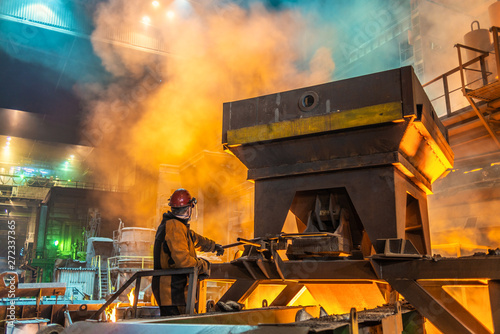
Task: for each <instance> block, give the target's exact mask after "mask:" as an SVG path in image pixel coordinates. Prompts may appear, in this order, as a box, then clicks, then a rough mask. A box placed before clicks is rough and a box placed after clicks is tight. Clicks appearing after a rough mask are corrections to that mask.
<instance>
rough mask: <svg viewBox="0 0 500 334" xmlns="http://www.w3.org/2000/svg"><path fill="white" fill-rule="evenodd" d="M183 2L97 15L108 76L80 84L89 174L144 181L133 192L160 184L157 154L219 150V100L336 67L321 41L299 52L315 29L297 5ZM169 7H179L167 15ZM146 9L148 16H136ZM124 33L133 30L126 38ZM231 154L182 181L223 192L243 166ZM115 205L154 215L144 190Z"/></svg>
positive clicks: (104, 7) (320, 77)
mask: <svg viewBox="0 0 500 334" xmlns="http://www.w3.org/2000/svg"><path fill="white" fill-rule="evenodd" d="M186 3H188V2H186ZM189 4H190V5H191V6H192V7H191V8H189V10H188V9H184V12H183V11H182V10H181V9H179V8H174V7H172V6H173V3H172V4H170V5H168V6H167V5H165V6H163V7H161V6H159V7H157V8H155V9H153V8H152V7H151V3H149V2H143V1H139V0H135V1H125V0H113V1H110V2H107V3H103V4H101V5H100V7H99V10H98V11H97V13H96V16H95V23H96V29H95V31H94V33H93V36H92V42H93V46H94V50H95V52H96V54H97V55H98V56H99V57H100V58H101V59H102V63H103V65H104V66H105V68H106V69H107V70H108V71H109V72H110V73H111V74H113V76H114V81H113V83H112V84H109V85H107V86H105V87H104V86H100V85H89V86H85V87H80V88H79V90H80V92H81V94H85V95H86V96H87V98H88V99H87V101H89V102H88V107H89V109H90V114H89V117H88V119H87V128H86V129H85V131H84V133H83V134H84V137H86V138H87V139H88V141H89V142H90V143H91V145H92V146H96V150H95V152H94V156H95V157H96V159H95V163H94V165H93V168H94V169H95V170H96V173H95V174H96V175H98V176H99V177H101V178H102V179H103V180H107V181H113V182H116V183H121V184H123V185H125V186H134V187H137V186H138V184H141V187H142V188H141V189H143V190H144V191H140V192H139V194H137V197H140V196H144V192H148V191H149V192H151V191H153V192H155V191H156V189H155V187H156V185H157V182H158V180H157V176H158V169H159V165H160V164H169V165H176V166H180V165H182V164H183V163H186V162H189V161H190V160H192V159H193V157H195V156H196V155H197V154H199V153H200V152H202V151H203V150H209V151H212V152H218V153H221V154H223V153H222V149H221V132H222V131H221V127H222V104H223V102H226V101H230V100H236V99H242V98H249V97H253V96H256V95H261V94H266V93H273V92H277V91H282V90H289V89H293V88H298V87H303V86H308V85H312V84H318V83H322V82H326V81H329V80H330V77H331V74H332V71H333V69H334V62H333V60H332V57H331V54H330V50H329V49H327V48H324V47H320V48H318V49H316V50H308V52H307V53H308V56H306V55H305V54H306V52H304V46H306V47H308V46H310V45H311V43H310V42H306V43H304V41H307V38H306V36H310V35H311V34H313V33H314V32H311V31H308V26H310V25H309V24H308V22H307V19H306V18H304V17H303V16H302V15H301V14H300V13H299V12H297V11H292V10H286V11H280V12H276V11H273V12H269V11H267V10H266V9H265V8H264V7H263V6H262V5H259V4H254V5H252V6H251V7H250V8H249V9H242V8H240V7H238V6H236V5H225V6H221V7H219V8H215V9H216V10H214V8H213V4H212V7H210V5H208V4H205V2H199V3H198V2H197V3H194V2H189ZM166 10H169V11H171V12H175V11H176V10H178V11H177V12H176V14H175V15H168V16H165V15H164V14H165V11H166ZM188 12H190V14H189V13H188ZM146 14H147V15H148V17H149V18H150V21H149V23H148V24H147V25H146V24H144V23H143V22H141V19H142V18H143V16H144V15H146ZM127 34H128V35H127ZM123 36H131V37H130V40H129V41H128V42H122V40H123V38H125V37H123ZM107 38H114V39H118V40H120V39H122V40H120V41H118V42H116V41H115V42H112V43H109V42H107V41H106V39H107ZM127 43H128V44H127ZM124 45H126V46H124ZM135 49H137V50H135ZM151 50H153V51H154V52H148V51H151ZM297 64H301V65H300V67H301V68H302V69H301V70H299V69H298V66H297ZM304 64H305V65H306V66H304ZM307 64H309V66H307ZM231 159H234V158H231ZM236 164H239V165H238V166H232V167H234V168H232V167H231V168H228V169H227V170H222V172H221V171H220V168H219V167H217V166H215V167H214V166H209V165H206V166H202V167H200V166H196V170H195V171H193V172H192V173H191V174H189V180H186V179H182V180H181V183H182V185H183V186H184V184H185V183H189V182H190V183H194V182H196V183H197V186H198V187H200V188H201V189H200V191H202V192H204V193H210V194H211V195H212V197H214V198H219V197H221V198H222V197H227V193H231V194H232V193H234V188H237V187H239V185H240V184H241V183H242V182H245V181H244V180H245V178H246V175H245V174H246V169H245V168H244V167H243V166H242V165H241V164H240V163H239V162H236ZM221 174H222V176H221ZM144 175H146V176H147V177H144ZM221 179H222V181H221ZM214 180H215V181H214ZM214 184H215V185H216V187H213V185H214ZM208 185H211V187H212V188H209V186H208ZM171 190H172V189H157V192H156V193H162V192H163V193H165V194H168V193H171ZM131 196H133V195H132V194H131ZM151 202H152V201H149V202H147V203H149V204H150V203H151ZM153 202H154V200H153ZM213 202H217V201H215V200H214V201H213ZM111 204H112V203H110V205H108V206H107V207H108V208H109V210H114V209H113V205H111ZM153 204H156V203H153ZM160 204H161V203H159V205H160ZM220 204H223V203H220ZM212 205H215V204H213V203H212ZM243 206H246V204H243ZM116 207H117V208H116V210H117V211H119V210H128V211H131V212H130V213H131V216H133V217H136V220H137V221H141V222H144V221H146V220H147V219H150V218H155V212H151V210H150V209H151V208H150V207H147V205H145V204H144V201H142V202H141V198H137V199H136V198H133V197H131V198H130V201H127V203H126V205H123V204H120V205H116ZM211 210H214V211H215V210H217V208H214V207H213V206H212V207H211ZM221 210H227V209H226V208H222V209H221ZM155 222H156V219H155ZM156 223H157V222H156ZM132 224H134V222H132ZM141 224H144V223H141ZM155 225H156V224H155ZM212 232H214V233H216V232H215V231H212Z"/></svg>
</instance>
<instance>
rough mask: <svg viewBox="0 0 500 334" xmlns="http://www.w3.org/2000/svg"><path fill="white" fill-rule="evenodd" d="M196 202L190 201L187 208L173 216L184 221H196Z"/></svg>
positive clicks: (194, 200) (194, 199)
mask: <svg viewBox="0 0 500 334" xmlns="http://www.w3.org/2000/svg"><path fill="white" fill-rule="evenodd" d="M196 203H198V201H197V200H196V198H193V199H192V200H191V203H190V205H189V206H188V207H185V209H183V210H182V211H179V212H174V215H175V216H176V217H177V218H180V219H185V220H187V221H192V220H197V219H198V206H197V205H196Z"/></svg>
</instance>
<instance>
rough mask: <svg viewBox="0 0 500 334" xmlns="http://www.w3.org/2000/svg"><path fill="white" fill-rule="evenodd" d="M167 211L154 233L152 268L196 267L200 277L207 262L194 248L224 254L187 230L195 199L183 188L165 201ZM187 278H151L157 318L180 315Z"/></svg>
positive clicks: (183, 305)
mask: <svg viewBox="0 0 500 334" xmlns="http://www.w3.org/2000/svg"><path fill="white" fill-rule="evenodd" d="M168 205H170V207H171V210H172V211H169V212H167V213H164V214H163V219H162V221H161V223H160V226H158V230H157V232H156V237H155V243H154V249H153V255H154V269H155V270H157V269H174V268H188V267H197V268H198V273H199V275H200V276H201V277H203V276H208V275H209V274H210V262H208V261H207V260H205V259H203V258H198V257H197V256H196V249H199V250H201V251H204V252H216V253H217V256H221V255H223V254H224V249H223V248H222V246H221V245H219V244H216V243H215V241H213V240H210V239H208V238H205V237H203V236H201V235H199V234H197V233H196V232H194V231H193V230H191V229H190V228H189V221H190V220H191V215H192V212H193V209H194V208H195V206H196V199H195V198H194V197H191V195H190V194H189V192H188V191H187V190H186V189H182V188H181V189H177V190H176V191H174V193H173V194H172V196H171V197H170V199H169V203H168ZM187 282H188V275H185V274H184V275H172V276H161V277H159V276H156V277H153V281H152V288H153V294H154V296H155V299H156V301H157V303H158V305H159V307H160V314H161V316H168V315H179V314H184V313H185V310H186V300H187Z"/></svg>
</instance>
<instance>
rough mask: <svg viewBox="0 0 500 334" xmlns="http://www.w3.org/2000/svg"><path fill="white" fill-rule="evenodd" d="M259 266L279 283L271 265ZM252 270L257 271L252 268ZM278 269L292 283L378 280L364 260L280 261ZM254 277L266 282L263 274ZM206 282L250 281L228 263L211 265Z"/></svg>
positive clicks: (279, 278)
mask: <svg viewBox="0 0 500 334" xmlns="http://www.w3.org/2000/svg"><path fill="white" fill-rule="evenodd" d="M263 265H264V267H265V268H266V270H267V272H268V273H269V276H270V279H271V280H273V279H274V280H281V277H280V275H279V274H278V272H277V271H276V267H275V266H274V264H273V263H271V262H264V263H263ZM255 267H256V268H257V266H256V265H255ZM281 270H282V273H283V275H284V278H285V279H287V280H295V281H302V280H303V281H307V280H353V279H354V280H377V279H378V277H377V275H376V274H375V271H374V270H373V268H372V266H371V264H370V262H369V261H366V260H348V261H346V260H338V261H306V260H304V261H283V264H282V268H281ZM257 278H258V279H259V280H264V279H266V277H265V276H264V275H263V274H260V276H258V277H257ZM210 279H214V280H217V279H237V280H254V279H253V278H252V276H251V275H250V274H249V273H248V272H247V271H246V270H245V269H244V268H241V267H240V266H237V265H234V264H230V263H220V264H218V263H214V264H212V268H211V273H210Z"/></svg>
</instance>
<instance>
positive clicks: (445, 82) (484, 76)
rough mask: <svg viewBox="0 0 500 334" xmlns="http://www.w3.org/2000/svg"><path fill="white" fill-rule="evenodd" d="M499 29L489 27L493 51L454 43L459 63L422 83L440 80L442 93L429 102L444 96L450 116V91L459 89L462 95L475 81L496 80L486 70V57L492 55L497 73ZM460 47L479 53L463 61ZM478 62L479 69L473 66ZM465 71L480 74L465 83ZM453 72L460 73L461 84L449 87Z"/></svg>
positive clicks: (426, 85)
mask: <svg viewBox="0 0 500 334" xmlns="http://www.w3.org/2000/svg"><path fill="white" fill-rule="evenodd" d="M499 30H500V28H499V27H495V26H493V27H491V28H490V32H492V35H493V47H494V50H493V52H491V51H486V50H480V49H476V48H473V47H470V46H467V45H463V44H455V47H456V48H457V54H458V62H459V65H458V66H457V67H455V68H453V69H451V70H450V71H448V72H446V73H444V74H442V75H440V76H438V77H436V78H434V79H432V80H430V81H428V82H427V83H425V84H424V85H423V87H424V88H427V87H429V86H430V85H432V84H434V83H438V82H441V84H442V91H443V94H442V95H440V96H437V97H436V98H434V99H432V100H431V102H434V101H436V100H438V99H441V98H444V101H445V108H446V115H448V116H451V114H452V107H451V99H450V95H451V94H452V93H454V92H457V91H461V92H462V93H463V96H466V95H467V91H468V89H469V88H467V86H471V85H472V84H474V83H477V82H481V83H482V85H483V86H485V85H487V84H488V83H489V80H491V79H493V80H498V77H496V78H491V75H492V74H493V73H492V72H491V71H488V70H487V67H486V58H487V57H489V56H490V55H493V56H494V57H495V64H496V73H499V69H500V56H499V55H500V51H499V49H500V47H499V36H498V33H499ZM462 49H466V50H469V51H473V52H477V53H480V55H479V56H477V57H475V58H473V59H471V60H469V61H467V62H465V63H464V62H463V61H462ZM478 63H479V69H478V68H473V66H474V65H475V66H476V67H477V65H478ZM466 71H469V72H477V73H478V74H479V73H480V76H478V78H477V79H476V80H473V81H471V82H467V83H466V80H465V73H466ZM454 74H458V75H460V84H461V85H460V86H459V87H457V88H453V89H450V87H449V78H450V76H452V75H454ZM493 80H492V81H493Z"/></svg>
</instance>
